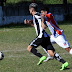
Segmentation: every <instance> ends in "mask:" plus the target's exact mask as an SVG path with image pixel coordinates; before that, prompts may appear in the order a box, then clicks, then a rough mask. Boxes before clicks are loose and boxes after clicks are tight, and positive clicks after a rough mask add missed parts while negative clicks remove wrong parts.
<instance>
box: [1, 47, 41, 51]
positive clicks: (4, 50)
mask: <svg viewBox="0 0 72 72" xmlns="http://www.w3.org/2000/svg"><path fill="white" fill-rule="evenodd" d="M37 49H41V48H37ZM18 51H19V52H21V51H27V49H22V50H3V51H2V52H18Z"/></svg>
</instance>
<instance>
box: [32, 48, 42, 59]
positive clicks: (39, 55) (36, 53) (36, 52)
mask: <svg viewBox="0 0 72 72" xmlns="http://www.w3.org/2000/svg"><path fill="white" fill-rule="evenodd" d="M31 52H32V53H33V54H34V55H36V56H38V57H40V58H41V57H42V55H41V54H40V53H39V52H38V51H37V50H36V49H35V48H32V49H31Z"/></svg>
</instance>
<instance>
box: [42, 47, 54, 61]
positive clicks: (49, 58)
mask: <svg viewBox="0 0 72 72" xmlns="http://www.w3.org/2000/svg"><path fill="white" fill-rule="evenodd" d="M43 50H44V51H45V52H46V54H47V55H48V57H47V58H46V60H44V62H47V61H48V60H51V59H54V58H53V57H52V56H50V55H49V53H48V52H47V51H46V49H45V48H43Z"/></svg>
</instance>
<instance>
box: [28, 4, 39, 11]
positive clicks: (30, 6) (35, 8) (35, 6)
mask: <svg viewBox="0 0 72 72" xmlns="http://www.w3.org/2000/svg"><path fill="white" fill-rule="evenodd" d="M37 7H38V5H37V4H36V3H31V4H30V5H29V9H30V8H34V10H35V11H37Z"/></svg>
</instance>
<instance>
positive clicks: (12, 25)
mask: <svg viewBox="0 0 72 72" xmlns="http://www.w3.org/2000/svg"><path fill="white" fill-rule="evenodd" d="M28 27H32V26H29V25H25V24H13V23H12V24H9V25H3V26H0V28H28Z"/></svg>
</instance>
